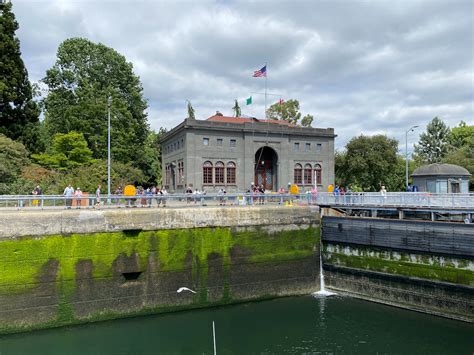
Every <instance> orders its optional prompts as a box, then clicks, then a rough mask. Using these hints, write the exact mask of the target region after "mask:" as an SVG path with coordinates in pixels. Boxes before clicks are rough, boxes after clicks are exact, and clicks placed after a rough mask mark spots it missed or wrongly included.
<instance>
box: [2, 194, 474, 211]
mask: <svg viewBox="0 0 474 355" xmlns="http://www.w3.org/2000/svg"><path fill="white" fill-rule="evenodd" d="M267 204H269V205H281V206H293V205H328V206H357V207H380V206H387V207H388V206H395V207H430V208H433V207H435V208H455V209H474V194H472V193H471V194H430V193H424V192H418V193H417V192H388V193H386V194H384V195H382V194H381V193H376V192H364V193H350V194H345V195H334V194H333V193H327V192H320V193H317V194H311V193H304V194H299V195H292V194H276V193H265V194H252V193H229V194H224V195H220V194H167V195H151V194H150V195H137V196H123V195H111V196H110V198H109V197H108V196H106V195H105V196H102V197H101V198H100V202H99V201H98V199H97V198H96V197H95V196H93V195H88V196H82V197H66V196H63V195H0V209H17V210H18V209H32V210H34V209H103V208H137V207H140V208H145V207H146V208H153V207H155V208H156V207H172V208H183V207H194V206H196V207H197V206H221V207H222V206H229V205H231V206H249V205H267Z"/></svg>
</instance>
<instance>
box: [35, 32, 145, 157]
mask: <svg viewBox="0 0 474 355" xmlns="http://www.w3.org/2000/svg"><path fill="white" fill-rule="evenodd" d="M43 81H44V82H45V83H46V84H47V85H48V87H49V93H48V96H47V97H46V99H45V102H44V103H45V128H46V130H47V131H48V134H49V136H50V137H54V135H55V134H56V133H68V132H71V131H76V132H80V133H83V134H84V137H85V139H86V141H87V143H88V146H89V148H90V149H91V150H92V152H93V157H94V158H98V159H105V158H106V157H107V108H108V105H107V98H108V97H109V96H111V97H112V105H111V153H112V159H113V160H115V161H121V162H124V163H127V162H129V161H133V162H134V163H135V162H136V160H137V158H138V157H139V156H140V152H142V151H143V147H144V144H145V141H146V138H147V136H148V131H149V127H148V122H147V115H146V112H145V109H146V108H147V103H146V101H145V99H144V98H143V88H142V85H141V83H140V79H139V77H138V76H136V75H135V74H134V73H133V66H132V64H131V63H128V62H127V61H126V59H125V57H124V56H122V55H121V54H119V53H117V52H116V51H115V50H114V49H112V48H109V47H107V46H105V45H103V44H100V43H93V42H91V41H89V40H87V39H85V38H70V39H67V40H65V41H64V42H63V43H61V44H60V45H59V48H58V52H57V60H56V63H55V64H54V66H53V67H52V68H51V69H49V70H48V71H47V72H46V77H45V78H44V79H43Z"/></svg>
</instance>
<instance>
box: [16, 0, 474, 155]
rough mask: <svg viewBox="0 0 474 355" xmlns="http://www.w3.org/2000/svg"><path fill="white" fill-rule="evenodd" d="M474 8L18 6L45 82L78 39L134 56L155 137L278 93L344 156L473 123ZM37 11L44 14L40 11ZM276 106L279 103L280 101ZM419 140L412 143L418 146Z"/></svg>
mask: <svg viewBox="0 0 474 355" xmlns="http://www.w3.org/2000/svg"><path fill="white" fill-rule="evenodd" d="M473 6H474V5H473V3H472V2H471V1H469V0H455V1H415V0H413V1H399V2H393V1H388V0H387V1H385V0H384V1H376V2H371V1H350V2H349V1H316V2H315V1H290V0H288V1H285V0H281V1H276V2H267V1H263V2H244V1H235V2H234V1H229V2H227V1H217V2H215V1H205V2H204V1H199V2H191V1H159V2H155V1H125V0H120V1H91V0H89V1H87V0H83V1H79V0H78V1H66V0H63V1H60V0H56V1H46V0H44V1H40V0H38V1H36V0H16V1H14V12H15V14H16V16H17V20H18V21H19V23H20V30H19V31H18V35H19V38H20V40H21V45H22V52H23V58H24V60H25V63H26V65H27V68H28V70H29V73H30V78H31V79H32V81H38V80H39V79H41V78H42V77H43V76H44V75H45V72H46V70H47V69H48V68H50V67H51V66H52V65H53V63H54V60H55V54H56V49H57V47H58V45H59V44H60V43H61V42H62V41H63V40H65V39H66V38H69V37H74V36H80V37H87V38H89V39H90V40H92V41H96V42H102V43H104V44H106V45H108V46H110V47H113V48H115V49H116V50H117V51H118V52H120V53H122V54H123V55H125V57H126V58H127V60H128V61H130V62H132V63H133V65H134V70H135V72H136V73H137V74H138V75H139V76H140V78H141V80H142V83H143V86H144V94H145V97H146V98H147V99H148V100H149V110H148V113H149V120H150V125H151V127H152V128H154V129H158V128H159V127H161V126H164V127H167V128H171V127H173V126H174V125H176V124H178V123H180V122H181V121H182V120H183V119H184V117H185V116H186V100H191V101H192V103H193V105H194V107H195V109H196V113H197V116H198V117H199V118H206V117H208V116H210V115H211V114H213V113H214V112H215V111H216V110H220V111H221V112H223V113H225V114H230V113H231V107H232V105H233V100H234V99H235V98H237V99H239V100H240V102H241V106H242V108H243V112H244V113H247V114H250V115H255V116H257V117H261V116H262V115H263V111H264V103H263V97H261V96H260V95H257V94H253V97H254V105H252V106H245V105H244V101H243V100H244V98H246V97H248V96H250V95H251V93H253V92H261V91H262V90H263V86H264V85H263V84H264V81H263V79H255V78H252V77H251V75H252V72H253V71H254V70H257V69H259V68H260V67H261V66H263V64H264V63H265V62H268V90H269V91H270V92H273V93H278V94H282V95H283V97H284V98H285V99H290V98H295V99H298V100H299V101H300V103H301V110H302V111H303V113H304V114H305V113H311V114H313V115H314V116H315V118H316V119H315V124H316V125H318V126H321V127H334V128H335V129H336V133H337V134H338V139H337V144H336V145H337V147H339V148H340V147H342V146H344V145H345V143H347V141H348V140H349V139H350V138H351V137H352V136H354V135H358V134H361V133H364V134H375V133H380V132H383V133H385V134H387V135H388V136H391V137H395V138H397V139H399V140H401V142H400V145H401V146H402V145H403V144H404V138H405V137H404V132H405V129H406V128H407V127H409V126H410V125H413V124H418V125H420V127H421V128H420V129H419V130H420V131H421V129H424V126H425V125H426V124H427V123H428V122H429V121H430V120H431V119H432V118H433V117H434V116H439V117H441V118H442V119H444V120H445V121H446V123H447V124H448V125H450V126H453V125H457V124H458V123H459V121H460V120H465V121H468V122H469V121H471V122H472V120H473V119H474V107H473V102H474V97H473V92H474V88H473V76H474V74H473V70H474V68H473V63H474V58H473V53H474V48H473V46H474V44H473V37H474V35H473V33H474V28H473V17H472V13H473ZM33 10H34V11H33ZM273 99H274V97H269V100H268V101H269V104H270V103H272V102H274V101H276V99H275V100H273ZM413 141H414V138H413V137H412V142H413Z"/></svg>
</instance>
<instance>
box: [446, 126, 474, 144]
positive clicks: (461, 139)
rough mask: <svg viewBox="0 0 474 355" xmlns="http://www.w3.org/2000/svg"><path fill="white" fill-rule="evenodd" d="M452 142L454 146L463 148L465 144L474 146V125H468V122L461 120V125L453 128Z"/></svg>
mask: <svg viewBox="0 0 474 355" xmlns="http://www.w3.org/2000/svg"><path fill="white" fill-rule="evenodd" d="M450 143H451V146H452V147H453V148H462V147H464V146H471V147H473V146H474V125H472V126H468V125H467V124H466V122H464V121H461V122H460V123H459V126H457V127H453V128H452V129H451V135H450Z"/></svg>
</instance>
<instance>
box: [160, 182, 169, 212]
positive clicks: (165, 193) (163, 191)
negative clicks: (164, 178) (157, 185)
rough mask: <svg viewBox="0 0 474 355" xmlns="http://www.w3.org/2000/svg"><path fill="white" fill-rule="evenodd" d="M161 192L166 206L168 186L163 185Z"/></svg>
mask: <svg viewBox="0 0 474 355" xmlns="http://www.w3.org/2000/svg"><path fill="white" fill-rule="evenodd" d="M161 194H162V195H163V197H164V198H163V207H166V195H168V191H166V188H165V187H164V186H163V187H162V188H161Z"/></svg>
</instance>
